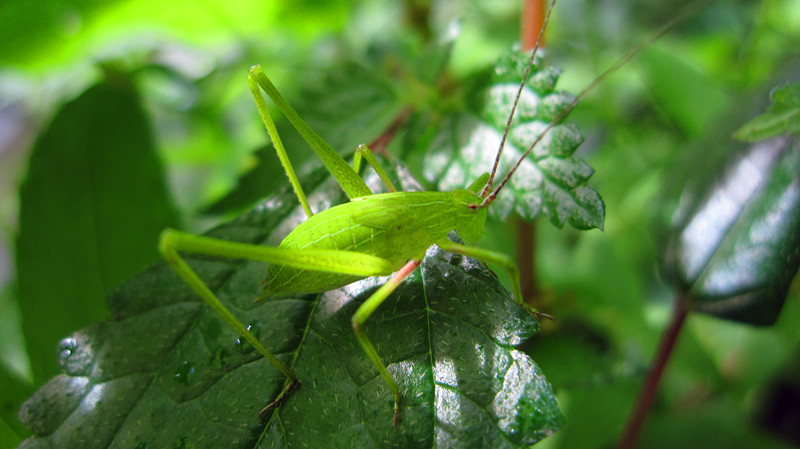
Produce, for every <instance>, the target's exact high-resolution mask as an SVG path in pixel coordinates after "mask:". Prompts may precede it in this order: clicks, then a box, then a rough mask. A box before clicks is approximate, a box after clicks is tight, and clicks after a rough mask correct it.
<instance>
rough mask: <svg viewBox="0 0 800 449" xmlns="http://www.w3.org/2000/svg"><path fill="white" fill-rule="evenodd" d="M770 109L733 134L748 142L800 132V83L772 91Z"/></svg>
mask: <svg viewBox="0 0 800 449" xmlns="http://www.w3.org/2000/svg"><path fill="white" fill-rule="evenodd" d="M769 96H770V99H772V105H771V106H770V107H769V109H768V111H767V112H765V113H763V114H761V115H759V116H758V117H756V118H754V119H752V120H750V121H749V122H747V123H745V124H744V125H743V126H742V127H741V128H739V129H738V130H737V131H736V132H735V133H734V134H733V136H734V137H735V138H737V139H739V140H744V141H746V142H756V141H759V140H764V139H768V138H770V137H775V136H777V135H779V134H797V133H800V83H794V84H788V85H786V86H782V87H778V88H775V89H774V90H773V91H772V92H770V95H769Z"/></svg>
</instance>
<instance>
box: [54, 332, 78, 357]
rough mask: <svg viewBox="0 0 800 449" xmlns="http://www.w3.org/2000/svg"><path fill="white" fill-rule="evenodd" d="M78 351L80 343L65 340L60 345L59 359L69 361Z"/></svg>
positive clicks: (72, 339) (70, 339)
mask: <svg viewBox="0 0 800 449" xmlns="http://www.w3.org/2000/svg"><path fill="white" fill-rule="evenodd" d="M76 349H78V342H77V341H75V339H74V338H72V337H70V338H65V339H63V340H61V341H60V342H59V343H58V357H59V358H60V359H61V360H66V359H68V358H69V357H70V356H71V355H72V354H73V353H74V352H75V350H76Z"/></svg>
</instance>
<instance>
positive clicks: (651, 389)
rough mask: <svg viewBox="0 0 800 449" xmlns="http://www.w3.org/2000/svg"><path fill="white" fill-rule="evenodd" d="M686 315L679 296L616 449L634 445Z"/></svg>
mask: <svg viewBox="0 0 800 449" xmlns="http://www.w3.org/2000/svg"><path fill="white" fill-rule="evenodd" d="M688 314H689V307H688V306H687V303H686V298H685V297H684V296H681V297H679V298H678V300H677V301H676V302H675V307H674V308H673V311H672V318H671V321H670V323H669V327H667V328H666V329H664V333H663V334H662V335H661V341H660V342H659V344H658V351H657V352H656V355H655V359H654V360H653V364H652V366H651V367H650V372H649V373H648V374H647V377H646V378H645V380H644V383H643V384H642V389H641V391H639V398H638V399H637V404H636V408H635V409H634V412H633V413H632V414H631V416H630V418H629V419H628V425H627V426H626V429H625V431H624V432H623V434H622V438H621V439H620V443H619V446H617V448H618V449H633V447H634V445H635V444H636V441H637V440H638V438H639V432H640V431H641V430H642V425H643V424H644V420H645V418H647V414H648V413H649V412H650V407H651V406H652V405H653V400H654V399H655V396H656V392H657V391H658V383H659V381H660V380H661V375H662V374H664V368H665V367H666V366H667V362H668V361H669V358H670V356H671V355H672V350H673V349H674V348H675V343H676V342H677V340H678V335H679V334H680V331H681V329H682V328H683V323H684V321H685V320H686V315H688Z"/></svg>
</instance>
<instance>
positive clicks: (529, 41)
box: [520, 0, 546, 50]
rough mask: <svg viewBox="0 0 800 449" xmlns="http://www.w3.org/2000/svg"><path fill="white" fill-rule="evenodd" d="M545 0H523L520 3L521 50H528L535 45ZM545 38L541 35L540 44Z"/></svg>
mask: <svg viewBox="0 0 800 449" xmlns="http://www.w3.org/2000/svg"><path fill="white" fill-rule="evenodd" d="M545 4H546V1H545V0H525V1H524V2H523V4H522V28H521V29H520V45H522V49H523V50H530V49H532V48H533V46H534V45H536V39H537V38H538V37H539V31H540V30H541V29H542V25H543V24H544V16H545ZM544 43H545V39H544V36H542V42H541V45H544Z"/></svg>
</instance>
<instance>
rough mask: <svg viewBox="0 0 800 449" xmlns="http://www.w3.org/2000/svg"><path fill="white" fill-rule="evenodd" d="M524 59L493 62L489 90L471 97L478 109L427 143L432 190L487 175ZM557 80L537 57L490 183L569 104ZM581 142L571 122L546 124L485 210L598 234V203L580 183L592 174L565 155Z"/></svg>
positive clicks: (458, 185) (452, 121)
mask: <svg viewBox="0 0 800 449" xmlns="http://www.w3.org/2000/svg"><path fill="white" fill-rule="evenodd" d="M528 56H529V54H528ZM528 56H526V55H521V54H519V53H515V54H513V55H512V56H511V57H509V58H508V59H507V60H504V61H501V62H500V63H499V65H498V66H497V68H496V69H495V73H496V74H495V79H494V80H493V81H492V83H491V85H489V86H486V87H484V88H483V89H482V90H480V91H479V92H478V93H475V94H474V95H476V96H480V97H481V98H482V101H481V102H480V103H481V105H480V108H479V110H477V111H474V112H471V113H462V114H457V115H454V116H453V117H451V118H450V119H448V120H447V121H446V122H445V123H444V126H443V127H442V131H441V132H440V133H439V134H438V135H437V136H436V138H434V139H433V141H432V143H431V145H430V147H429V149H428V153H427V155H426V161H425V173H424V174H425V177H426V178H427V179H428V180H430V181H431V182H435V183H437V186H438V188H439V190H454V189H459V188H464V187H466V186H467V185H468V184H469V183H471V182H472V181H474V180H475V179H477V178H478V177H479V176H480V175H481V174H483V173H485V172H488V171H489V170H491V168H492V165H493V163H494V159H495V156H496V153H497V149H498V148H499V146H500V141H501V139H502V135H503V131H504V129H505V126H506V122H507V120H508V115H509V113H510V112H511V108H512V105H513V103H514V97H515V95H516V93H517V90H518V88H519V83H520V82H521V80H522V72H523V71H524V70H525V66H524V65H525V63H526V62H527V60H528ZM559 75H560V71H559V70H558V69H556V68H553V67H543V66H542V64H541V57H540V56H537V60H536V62H535V63H534V67H533V68H532V72H531V78H530V80H529V82H528V83H527V85H526V87H525V89H524V90H523V92H522V95H521V98H520V101H519V105H518V107H517V112H516V115H515V117H514V120H513V121H512V124H511V129H510V131H509V134H508V140H507V141H506V144H505V149H504V151H503V156H502V159H501V161H500V166H499V169H498V173H499V175H498V179H497V181H496V182H497V183H499V182H500V180H501V179H502V176H504V175H505V173H508V172H509V170H510V169H511V167H513V165H514V164H515V163H516V162H517V160H518V159H519V158H520V156H521V155H522V153H523V152H525V150H526V149H527V148H528V146H529V145H531V144H532V143H533V142H534V141H535V140H536V139H537V137H539V136H540V135H541V134H542V132H543V131H544V130H545V129H546V128H547V126H548V125H549V123H550V122H551V121H552V120H553V119H555V118H556V117H557V116H558V115H559V114H560V112H561V111H562V110H563V109H564V108H566V107H567V106H568V105H569V104H570V103H571V102H572V100H573V97H572V96H571V95H570V94H568V93H566V92H561V91H556V90H554V89H555V85H556V82H557V80H558V76H559ZM582 142H583V136H582V135H581V133H580V131H578V129H577V128H576V127H575V126H574V125H573V124H564V123H562V124H558V125H556V126H554V127H553V128H552V129H551V130H550V131H549V132H548V133H547V134H546V135H545V136H544V137H543V138H542V140H541V142H539V144H538V145H537V146H536V147H535V148H534V150H533V152H532V153H531V155H530V156H529V157H528V158H527V159H526V160H525V161H523V163H522V164H521V165H520V167H519V169H518V170H517V172H516V173H515V174H514V176H513V177H512V178H511V180H510V181H509V182H508V184H506V187H505V188H504V189H503V191H501V192H500V195H499V196H498V197H497V200H496V201H495V202H494V204H492V206H491V208H490V209H489V211H490V212H489V213H490V214H491V215H492V216H495V217H498V218H501V219H504V218H506V217H507V216H508V215H509V214H510V213H511V212H512V211H516V212H517V214H519V215H520V216H521V217H523V218H524V219H526V220H531V219H533V218H534V217H536V216H537V215H539V213H544V214H545V215H546V216H547V217H548V219H549V220H550V221H551V222H552V223H553V224H554V225H556V226H558V227H561V226H562V225H563V224H564V222H567V221H568V222H569V223H570V224H571V225H573V226H575V227H576V228H578V229H591V228H600V229H602V227H603V220H604V216H605V205H604V204H603V201H602V199H601V198H600V195H599V194H598V193H597V192H596V191H594V189H592V188H591V187H589V186H588V185H586V182H587V180H588V179H589V178H590V177H591V176H592V174H593V172H594V171H593V170H592V168H591V167H590V166H589V165H588V164H586V163H585V162H583V161H581V160H579V159H577V158H574V157H573V156H572V155H573V154H574V153H575V150H576V149H577V148H578V146H579V145H580V144H581V143H582ZM589 191H591V192H592V193H590V192H589Z"/></svg>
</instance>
